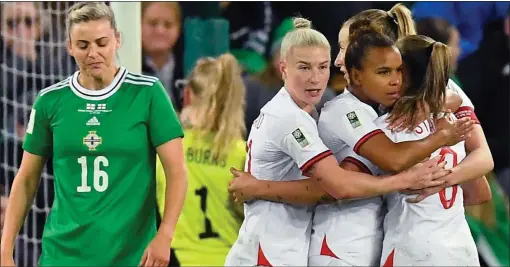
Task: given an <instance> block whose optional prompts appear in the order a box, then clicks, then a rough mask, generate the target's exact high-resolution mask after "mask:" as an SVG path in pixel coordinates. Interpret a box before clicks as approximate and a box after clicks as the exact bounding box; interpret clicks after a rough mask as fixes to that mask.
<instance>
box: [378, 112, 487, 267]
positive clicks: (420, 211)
mask: <svg viewBox="0 0 510 267" xmlns="http://www.w3.org/2000/svg"><path fill="white" fill-rule="evenodd" d="M386 117H387V115H384V116H381V117H380V118H378V119H377V120H376V123H377V124H378V125H380V126H381V128H383V129H385V134H386V135H387V136H388V137H389V138H390V139H392V140H393V141H394V142H395V143H398V142H405V141H415V140H420V139H423V138H426V137H427V136H429V135H430V134H431V132H434V128H433V127H434V126H433V124H432V123H431V122H430V121H428V120H427V121H424V122H422V123H421V124H420V125H418V127H416V129H415V130H414V131H413V132H411V133H407V132H406V131H402V132H398V133H397V132H391V131H390V130H387V128H386V127H387V123H386V122H385V119H386ZM439 154H441V155H442V156H443V157H444V160H446V161H447V166H446V167H447V168H453V166H456V165H457V164H458V163H460V162H461V161H462V160H463V159H464V158H465V157H466V152H465V149H464V142H460V143H458V144H456V145H455V146H451V147H444V148H442V149H439V150H437V151H435V152H434V153H433V154H432V155H431V157H435V156H437V155H439ZM379 173H380V174H383V173H384V172H383V171H379ZM409 197H415V196H409V195H404V194H401V193H399V192H394V193H391V194H388V195H386V196H385V201H386V204H387V209H388V212H387V214H386V216H385V219H384V230H385V234H384V242H383V251H382V257H381V265H384V266H407V265H423V266H439V265H441V266H477V265H478V264H479V262H478V253H477V250H476V246H475V243H474V241H473V238H472V236H471V232H470V230H469V226H468V224H467V221H466V218H465V216H464V199H463V193H462V188H461V187H460V186H458V185H455V186H452V187H449V188H446V189H444V190H443V191H441V192H439V193H437V194H435V195H432V196H429V197H428V198H426V199H425V200H423V201H421V202H420V203H416V204H413V203H408V202H406V199H407V198H409Z"/></svg>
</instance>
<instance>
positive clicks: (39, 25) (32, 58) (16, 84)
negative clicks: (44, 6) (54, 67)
mask: <svg viewBox="0 0 510 267" xmlns="http://www.w3.org/2000/svg"><path fill="white" fill-rule="evenodd" d="M0 10H1V18H0V19H1V42H0V45H1V48H2V49H1V50H2V51H1V52H2V56H1V63H2V65H1V69H2V74H1V75H2V79H1V80H0V90H2V95H3V96H5V97H6V99H5V100H2V106H3V110H6V111H7V116H6V117H7V121H4V116H0V121H1V122H2V126H3V127H4V129H6V130H7V131H8V132H9V133H14V132H15V131H14V129H15V119H14V116H16V115H17V114H16V115H15V114H14V113H15V112H17V110H16V111H15V103H16V102H17V101H18V99H19V98H20V97H21V96H22V95H23V93H25V92H24V91H26V90H34V89H35V88H34V87H38V89H42V86H44V85H45V84H42V83H43V81H42V80H41V79H40V78H38V77H34V76H35V75H34V76H32V75H31V74H32V73H36V72H37V70H39V71H40V67H41V66H40V64H39V62H38V61H37V60H38V57H39V55H38V54H39V53H38V52H40V51H38V49H37V48H38V47H37V45H36V41H37V40H39V39H40V37H41V35H42V33H43V31H44V21H45V20H44V16H41V15H43V14H42V13H41V12H40V10H41V9H40V3H39V2H18V3H13V2H11V3H7V2H2V3H1V8H0ZM26 74H29V75H28V77H27V75H26ZM33 82H36V84H33ZM49 84H51V83H47V85H49ZM16 117H18V116H16ZM21 117H23V116H21Z"/></svg>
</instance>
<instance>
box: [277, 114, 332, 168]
mask: <svg viewBox="0 0 510 267" xmlns="http://www.w3.org/2000/svg"><path fill="white" fill-rule="evenodd" d="M282 126H283V127H281V128H280V129H281V130H282V133H281V149H282V150H283V151H284V152H285V153H287V154H288V155H289V156H290V157H291V158H292V159H293V160H294V161H295V162H296V163H297V165H298V166H299V168H300V169H301V171H302V172H303V174H306V173H307V171H308V170H309V169H310V167H312V166H313V164H315V163H317V162H318V161H320V160H321V159H324V158H326V157H328V156H330V155H333V153H331V151H330V150H329V149H328V148H327V147H326V145H324V143H323V142H322V140H321V139H320V138H319V132H318V130H317V124H316V123H315V121H314V120H313V119H312V117H311V116H310V115H308V114H307V113H305V112H304V111H303V112H300V113H299V114H297V115H296V116H295V117H294V118H293V119H288V121H286V122H285V123H284V124H283V125H282Z"/></svg>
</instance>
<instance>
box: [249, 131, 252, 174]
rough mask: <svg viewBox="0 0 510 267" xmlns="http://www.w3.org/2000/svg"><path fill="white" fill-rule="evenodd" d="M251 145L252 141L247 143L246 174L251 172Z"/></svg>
mask: <svg viewBox="0 0 510 267" xmlns="http://www.w3.org/2000/svg"><path fill="white" fill-rule="evenodd" d="M251 144H252V140H251V139H250V141H248V172H251Z"/></svg>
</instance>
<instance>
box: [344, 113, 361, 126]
mask: <svg viewBox="0 0 510 267" xmlns="http://www.w3.org/2000/svg"><path fill="white" fill-rule="evenodd" d="M347 119H349V122H350V123H351V126H352V128H354V129H356V128H358V127H360V126H361V122H360V121H359V119H358V116H357V115H356V112H354V111H352V112H349V113H347Z"/></svg>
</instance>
